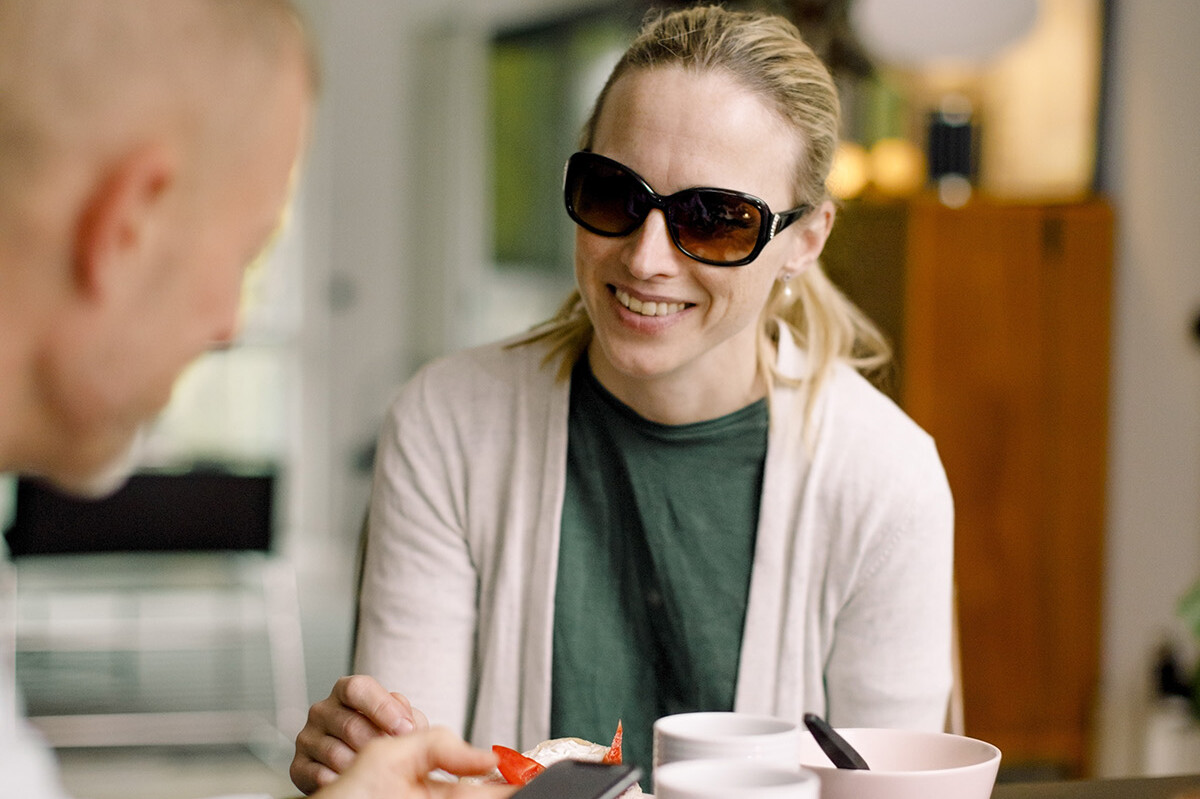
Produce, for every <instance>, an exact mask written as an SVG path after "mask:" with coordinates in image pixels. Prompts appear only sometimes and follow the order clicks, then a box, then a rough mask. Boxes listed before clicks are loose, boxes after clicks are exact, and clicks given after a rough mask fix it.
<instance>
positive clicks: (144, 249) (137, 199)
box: [75, 146, 176, 296]
mask: <svg viewBox="0 0 1200 799" xmlns="http://www.w3.org/2000/svg"><path fill="white" fill-rule="evenodd" d="M175 179H176V161H175V158H174V157H173V156H172V155H171V154H170V153H169V152H168V150H167V149H166V148H164V147H160V146H148V147H143V148H141V149H138V150H135V151H133V152H131V153H129V154H128V155H126V156H125V157H124V158H122V159H121V160H119V161H118V162H117V163H116V164H115V165H114V166H113V167H111V168H110V169H109V171H108V172H107V174H105V175H103V176H102V177H101V178H100V179H99V180H98V181H97V182H96V183H95V185H94V187H93V189H92V192H91V194H90V195H88V197H87V199H86V200H85V202H84V205H83V208H82V210H81V212H80V214H79V221H78V224H77V226H76V233H75V281H76V286H77V288H78V289H79V290H80V291H81V292H84V293H86V294H88V295H90V296H101V295H104V294H107V293H109V292H111V291H113V290H114V288H116V287H117V286H118V285H120V283H119V281H122V280H127V279H128V277H127V272H128V270H129V269H130V268H131V267H136V266H137V265H138V264H139V262H141V261H143V260H144V259H145V257H146V256H147V254H148V250H149V249H150V248H151V247H152V246H153V244H154V234H155V232H156V226H157V224H158V223H159V217H160V215H161V212H162V207H163V199H164V196H165V195H166V193H167V189H168V188H169V187H170V186H171V184H172V182H173V181H174V180H175Z"/></svg>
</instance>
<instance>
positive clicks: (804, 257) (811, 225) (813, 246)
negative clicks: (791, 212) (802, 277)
mask: <svg viewBox="0 0 1200 799" xmlns="http://www.w3.org/2000/svg"><path fill="white" fill-rule="evenodd" d="M833 218H834V208H833V203H832V202H830V201H829V200H825V201H824V202H822V203H821V204H820V205H818V206H817V207H816V209H815V210H813V211H812V212H811V213H809V215H808V216H806V217H804V218H803V219H801V220H800V221H799V222H796V223H795V224H794V225H792V227H791V228H789V230H792V229H793V228H794V234H793V236H792V250H791V254H790V255H789V257H788V259H787V261H786V262H785V263H784V265H783V269H782V270H781V271H782V272H783V273H785V274H787V275H788V276H789V277H795V276H796V275H799V274H800V273H801V272H803V271H804V270H806V269H808V268H809V267H810V266H812V265H813V264H815V263H816V262H817V260H818V259H819V258H820V257H821V251H822V250H824V249H825V242H826V240H827V239H828V238H829V233H830V231H832V230H833ZM784 232H787V231H784Z"/></svg>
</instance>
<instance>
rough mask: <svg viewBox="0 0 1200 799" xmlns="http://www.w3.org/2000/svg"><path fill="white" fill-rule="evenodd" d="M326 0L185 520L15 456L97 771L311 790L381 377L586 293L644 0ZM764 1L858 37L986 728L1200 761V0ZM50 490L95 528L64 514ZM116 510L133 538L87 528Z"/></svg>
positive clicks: (188, 463) (163, 427) (1026, 738)
mask: <svg viewBox="0 0 1200 799" xmlns="http://www.w3.org/2000/svg"><path fill="white" fill-rule="evenodd" d="M748 4H750V3H748ZM300 5H301V6H302V7H303V8H304V10H305V12H306V13H307V15H308V19H309V23H310V24H311V27H312V30H313V33H314V35H315V37H316V39H317V41H318V42H319V51H320V59H321V64H322V73H323V74H322V88H321V97H320V100H319V108H318V116H317V119H316V123H315V129H314V132H313V138H312V145H311V148H310V151H309V153H308V155H307V158H306V162H305V164H304V171H303V177H302V179H301V180H300V183H299V186H298V190H297V193H296V197H295V200H294V204H293V206H292V208H291V210H290V213H289V221H288V226H287V228H286V229H285V231H284V233H283V234H282V237H281V239H280V241H279V243H278V246H277V247H276V248H275V250H274V251H273V253H272V255H271V257H270V258H269V260H268V261H267V262H266V263H265V264H263V265H261V266H259V267H256V268H255V269H254V270H252V272H251V273H250V275H249V278H248V280H247V285H246V289H245V323H244V330H243V333H242V335H241V337H240V339H239V342H238V344H237V346H235V347H232V348H230V349H229V350H225V351H221V352H215V353H213V354H211V355H207V356H205V357H204V359H202V360H201V361H200V362H198V363H197V364H195V365H194V366H193V367H191V368H190V369H189V370H188V372H187V373H185V375H184V377H183V378H182V379H181V381H180V382H179V384H178V385H177V387H176V390H175V394H174V396H173V399H172V402H171V405H170V406H169V407H168V409H167V410H166V411H165V412H164V414H163V416H162V417H161V418H160V419H159V420H158V421H157V422H156V423H155V425H154V426H153V428H152V429H151V430H150V431H149V433H148V435H147V437H146V440H145V441H144V442H143V444H144V446H143V448H142V453H143V454H142V465H143V468H142V470H141V471H140V472H139V477H138V479H137V482H136V483H135V484H133V485H132V486H131V487H132V489H134V490H135V491H138V492H143V493H148V494H150V495H152V496H153V497H156V498H157V499H152V500H149V501H148V505H150V506H163V505H166V506H167V507H168V508H169V509H170V510H171V511H172V513H167V514H165V515H164V517H163V518H161V519H157V520H156V521H154V522H153V523H154V524H161V525H165V526H169V527H172V528H177V529H178V530H179V531H180V533H179V536H180V537H179V539H178V540H177V544H176V545H174V546H172V547H170V548H169V549H170V550H171V551H146V549H147V548H146V547H144V546H141V545H140V544H139V543H138V541H137V540H136V536H133V537H132V538H130V539H129V540H126V539H125V538H123V537H122V536H124V535H125V534H127V533H129V531H128V530H124V531H123V530H122V526H121V524H120V522H119V520H120V519H121V518H125V516H126V515H127V514H128V508H127V507H126V508H125V509H124V510H123V509H122V508H123V507H125V506H121V507H116V508H115V509H113V510H112V512H113V514H114V516H113V518H111V519H101V520H98V519H97V517H95V516H86V517H82V518H81V519H80V520H79V521H72V519H73V518H74V517H72V516H71V514H72V513H74V512H75V510H74V509H72V508H65V507H63V506H60V505H58V504H54V503H56V502H57V500H55V498H53V497H50V498H47V497H45V496H42V495H41V494H39V493H38V491H37V488H36V486H29V485H25V484H24V483H21V484H18V481H17V479H16V478H15V477H0V479H2V480H3V482H2V483H0V487H3V488H4V489H5V490H3V491H0V519H5V518H7V519H8V520H9V521H10V522H11V521H12V520H14V519H16V518H17V517H18V516H19V515H20V514H19V511H21V512H24V513H27V514H34V515H33V516H31V517H30V520H28V521H27V523H28V525H29V526H28V527H24V528H22V530H23V532H22V533H21V535H22V536H26V537H23V538H18V539H10V541H9V545H10V548H11V549H12V552H11V553H10V558H9V560H8V563H7V564H6V568H5V569H4V570H3V572H2V573H0V588H3V589H4V591H5V603H4V605H3V608H4V610H5V615H6V616H7V618H6V619H5V622H6V628H5V629H6V644H7V645H8V646H9V647H10V648H15V662H16V671H17V679H18V683H19V685H20V687H21V689H22V691H23V692H24V693H25V695H26V701H27V703H28V705H29V707H28V710H29V712H30V714H31V716H34V717H42V724H43V730H44V731H45V734H46V735H47V737H48V738H49V739H50V740H51V742H52V743H54V744H55V746H56V749H57V753H58V755H59V757H60V761H61V764H62V767H63V773H64V779H65V781H66V784H67V787H68V788H69V789H70V790H71V791H73V792H74V795H78V796H80V797H91V798H92V799H107V798H108V797H114V798H115V797H122V799H140V798H141V797H147V799H149V797H156V798H157V799H192V797H203V796H211V795H214V794H222V793H226V794H227V793H247V792H255V791H258V792H264V793H268V794H270V795H273V796H276V797H286V796H295V795H296V794H297V791H296V789H295V787H294V786H292V785H291V782H290V780H289V779H288V776H287V767H288V763H289V762H290V759H291V742H292V739H294V736H295V733H296V732H297V731H298V730H299V728H300V726H301V725H302V724H303V720H304V714H305V712H306V711H307V707H308V705H309V704H310V703H312V702H315V701H317V700H319V699H321V698H324V697H325V696H326V695H328V693H329V690H330V688H331V687H332V685H333V683H334V681H335V680H336V679H337V678H338V677H339V676H341V675H343V674H345V673H348V670H349V668H350V660H351V651H350V650H351V639H352V634H353V623H354V609H355V586H356V580H357V568H358V563H359V556H360V535H361V531H362V527H363V519H364V514H365V511H366V506H367V500H368V495H369V492H370V483H371V467H372V462H373V456H374V451H375V437H376V434H377V432H378V429H379V426H380V423H381V420H382V418H383V413H384V409H385V408H386V406H387V404H388V401H389V399H390V398H391V397H392V395H393V394H394V392H395V391H396V390H397V388H398V387H399V385H400V384H402V383H403V382H404V381H405V380H406V379H407V378H408V377H409V376H411V375H412V374H413V373H414V372H415V371H416V370H417V369H418V368H419V367H420V366H421V365H423V364H425V363H427V362H428V361H430V360H431V359H433V358H436V357H438V356H440V355H443V354H445V353H449V352H452V351H455V350H458V349H461V348H464V347H468V346H471V345H475V344H478V343H483V342H486V341H491V340H494V339H497V338H500V337H503V336H506V335H510V334H513V333H516V332H518V331H520V330H523V329H526V328H528V327H529V326H531V325H533V324H535V323H537V322H538V321H540V320H543V319H545V318H547V317H549V316H550V315H551V314H552V313H553V312H554V310H555V309H556V307H557V305H558V304H559V302H560V301H561V300H562V299H563V298H564V297H565V296H566V294H567V293H568V292H569V291H570V289H571V288H572V285H573V275H572V271H571V245H572V241H573V230H572V224H571V221H570V220H569V219H568V218H567V216H566V214H565V213H563V212H562V210H561V200H560V191H561V189H560V183H561V180H562V163H563V161H564V160H565V158H566V156H567V155H569V154H570V153H571V152H572V151H573V150H574V149H575V145H576V141H575V140H576V137H577V132H578V130H579V126H580V124H581V123H582V120H583V117H584V115H585V114H586V112H587V110H588V107H589V106H590V103H591V101H592V99H593V98H594V97H595V94H596V93H597V91H598V90H599V88H600V86H601V85H602V83H603V80H604V77H605V76H606V74H607V72H608V70H609V68H610V67H611V66H612V64H613V62H614V61H615V58H616V57H617V56H618V55H619V53H620V51H621V50H622V49H623V47H624V45H625V44H626V43H627V42H628V39H629V38H630V36H631V35H632V32H633V30H634V29H635V28H636V25H637V22H638V20H639V19H640V18H641V16H642V14H643V13H644V12H645V10H646V8H647V6H648V4H647V3H646V2H643V0H622V2H602V1H601V0H453V2H444V0H389V1H388V2H379V0H338V2H336V3H334V2H325V0H302V1H301V2H300ZM759 5H765V6H766V7H769V8H772V9H775V10H778V11H780V12H782V13H788V14H792V15H793V16H794V18H795V19H797V21H798V23H799V24H801V27H802V28H803V29H804V30H805V31H806V33H809V35H810V36H811V37H813V40H814V42H819V43H820V44H821V46H822V47H824V48H825V52H827V53H830V54H832V55H831V56H830V57H831V58H834V59H835V60H836V63H835V75H836V76H837V79H838V83H839V88H840V89H841V91H842V95H843V102H844V104H845V119H844V128H845V130H844V131H843V138H844V151H843V152H841V153H840V155H839V160H838V162H837V169H836V170H835V175H834V179H835V180H836V181H837V182H836V185H835V184H834V183H833V182H831V189H833V190H834V191H835V192H836V193H837V194H838V195H839V198H840V199H839V220H838V222H837V224H835V228H834V230H835V232H834V235H833V237H832V238H831V240H830V243H829V245H828V247H827V254H826V258H825V267H826V269H827V271H829V273H830V274H831V276H832V277H834V279H835V282H837V283H838V284H839V285H840V286H841V287H842V289H843V290H844V291H845V292H846V293H847V294H849V295H850V296H851V297H852V298H853V299H855V300H856V301H857V302H858V303H859V304H860V305H861V306H862V307H863V308H864V309H865V310H867V311H868V313H870V314H871V315H872V316H873V317H874V318H875V319H876V321H877V322H878V323H879V324H880V326H881V327H883V328H884V330H885V332H887V333H888V334H889V335H890V336H891V337H892V339H893V343H894V344H895V347H896V351H897V367H896V369H895V370H894V372H892V373H891V374H890V376H889V377H888V381H889V382H887V383H886V390H887V391H888V392H889V393H891V394H892V396H893V397H894V398H895V399H896V401H897V402H898V403H899V404H900V405H901V406H902V407H903V408H904V409H905V410H906V411H907V412H908V413H909V414H910V415H912V416H913V417H914V418H915V419H916V420H917V421H918V422H919V423H920V424H922V426H924V427H926V429H928V430H929V431H930V432H931V433H932V434H933V435H934V438H935V440H937V441H938V445H939V450H940V451H941V453H942V456H943V459H944V460H945V463H946V467H947V473H948V475H949V480H950V484H951V487H952V489H953V491H954V493H955V499H956V524H957V527H956V538H957V543H956V560H957V571H956V584H957V592H958V597H957V599H958V608H957V611H958V623H959V644H960V652H961V671H962V674H961V687H962V698H963V704H962V712H963V724H964V729H965V732H966V734H968V735H972V736H977V737H980V738H983V739H985V740H992V741H993V742H995V743H997V745H998V746H1000V747H1001V749H1002V750H1003V751H1004V753H1005V760H1004V763H1003V765H1002V770H1001V779H1002V780H1005V779H1007V780H1022V781H1024V780H1060V779H1070V778H1092V777H1121V776H1131V775H1144V774H1172V773H1196V772H1198V771H1200V709H1197V708H1200V702H1197V703H1196V704H1190V703H1189V699H1188V698H1187V697H1186V696H1185V694H1186V693H1187V691H1188V690H1189V689H1190V687H1191V686H1192V685H1193V684H1194V683H1193V681H1197V683H1200V607H1198V606H1200V597H1196V596H1193V597H1192V599H1191V600H1190V601H1191V604H1190V605H1189V604H1188V602H1187V601H1185V598H1186V597H1188V595H1189V592H1195V591H1196V590H1198V589H1200V225H1197V224H1196V222H1195V220H1194V216H1195V209H1196V208H1197V207H1200V152H1198V151H1197V148H1196V146H1195V135H1194V131H1195V130H1196V129H1197V128H1198V127H1200V82H1198V81H1197V80H1196V79H1195V76H1196V75H1198V74H1200V51H1198V50H1197V48H1196V46H1195V45H1196V42H1197V41H1200V5H1197V4H1195V3H1193V2H1190V1H1189V0H1146V1H1145V2H1133V1H1132V0H1029V2H1028V3H1026V2H1023V1H1022V2H1018V1H1017V0H1013V2H1012V3H1011V9H1007V11H1006V9H1005V8H1001V9H999V10H997V9H993V8H991V6H993V5H998V6H1004V5H1005V4H994V3H987V2H981V3H961V4H959V5H961V6H963V7H964V8H967V7H970V8H974V7H975V6H979V8H978V9H977V10H976V11H975V12H974V13H978V14H995V15H996V20H997V22H996V24H995V25H993V26H992V33H994V34H995V36H994V40H991V41H982V40H981V41H973V42H967V43H964V41H963V40H958V41H956V40H953V39H950V40H949V42H947V40H946V39H945V37H946V36H951V35H952V32H953V25H952V24H951V23H952V22H954V21H953V20H950V21H946V20H943V22H945V23H946V24H945V30H944V31H942V36H943V38H942V39H939V38H938V37H937V36H935V35H933V34H931V33H930V25H928V24H925V22H924V21H923V20H925V19H926V18H925V17H923V16H922V15H923V14H925V13H927V12H928V11H929V9H930V8H933V9H937V8H940V7H941V6H942V4H941V3H939V2H936V0H905V2H899V0H897V1H896V2H895V3H893V4H892V6H891V8H890V10H889V9H886V8H885V9H884V10H882V11H881V10H879V9H878V8H877V7H878V6H879V5H881V4H878V3H875V4H873V3H872V2H871V0H827V1H826V2H811V0H809V1H808V2H803V1H802V0H791V2H789V1H788V0H762V2H761V3H759ZM882 5H885V6H886V4H882ZM897 9H903V12H904V13H902V14H899V16H898V17H897V16H894V15H896V14H898V13H899V12H898V11H897ZM1009 11H1011V14H1010V15H1009V16H1005V14H1006V13H1008V12H1009ZM872 14H874V15H875V16H872ZM889 14H890V15H893V16H889ZM1022 14H1024V15H1025V16H1024V17H1022ZM905 20H907V21H908V22H910V23H911V25H906V24H905ZM964 24H966V23H964ZM1005 25H1007V26H1008V27H1009V28H1011V30H1009V29H1008V28H1005ZM934 27H936V26H934ZM946 31H950V33H946ZM1001 34H1004V35H1001ZM960 45H961V47H960ZM939 47H944V48H946V51H947V53H949V57H947V58H944V59H943V58H933V57H931V54H935V53H938V48H939ZM956 48H957V49H956ZM964 103H965V105H964ZM955 136H960V138H958V139H953V138H952V137H955ZM938 137H941V138H938ZM948 137H949V138H948ZM961 137H965V138H961ZM939 143H940V145H939ZM956 148H957V149H956ZM518 199H519V200H520V202H516V200H518ZM214 492H215V493H214ZM216 496H219V497H220V499H219V500H218V499H214V497H216ZM164 497H166V498H167V499H166V500H165V501H164V499H163V498H164ZM129 501H131V502H134V503H135V504H136V506H137V508H138V509H139V510H138V511H137V512H139V513H141V512H143V511H142V510H141V509H143V508H144V507H145V506H146V504H147V503H143V502H141V501H140V500H139V499H138V498H137V497H134V498H133V499H131V500H129ZM39 503H49V504H46V505H39ZM39 508H40V509H42V512H43V513H45V514H49V515H50V518H51V519H52V520H53V521H52V522H51V523H50V530H49V532H48V533H47V535H48V538H49V539H56V538H57V539H58V540H60V541H62V540H65V539H64V538H63V536H65V535H67V533H64V531H66V530H68V529H71V530H74V531H75V532H71V533H70V535H78V536H79V538H80V540H81V541H82V542H83V543H79V544H78V545H77V546H74V547H72V546H70V545H63V546H62V547H60V549H58V550H55V549H54V548H53V547H51V548H49V549H47V548H46V543H45V542H46V540H48V539H47V538H45V537H39V532H38V531H39V529H40V528H38V527H37V525H39V524H46V522H45V521H44V517H43V516H37V515H36V513H35V511H37V510H38V509H39ZM24 518H25V517H23V516H22V519H24ZM39 520H41V521H39ZM22 523H23V524H25V523H26V522H25V521H23V522H22ZM147 523H148V524H149V523H151V522H147ZM97 525H105V526H104V527H103V529H105V530H110V531H111V532H109V533H107V535H108V536H109V540H110V541H121V542H122V543H121V544H120V545H119V546H117V545H113V547H111V548H120V549H123V550H125V552H124V554H121V553H118V554H114V553H100V554H97V553H90V552H87V551H86V550H87V549H88V546H87V544H86V541H87V540H88V539H89V537H90V532H91V531H95V530H96V529H97ZM4 526H7V525H4ZM42 532H43V533H45V532H46V531H44V530H43V531H42ZM130 535H132V534H131V533H130ZM189 536H191V537H189ZM14 541H15V543H14ZM97 559H98V560H97ZM97 562H98V563H100V564H102V566H101V568H100V569H99V571H98V572H96V577H95V578H89V579H87V580H85V579H83V578H81V577H80V576H79V575H80V574H81V573H82V572H81V567H82V566H85V565H90V564H94V563H97ZM93 571H96V570H94V569H93ZM395 688H396V690H401V691H402V690H403V687H402V686H396V687H395ZM1196 689H1197V691H1200V684H1196ZM1198 696H1200V694H1198ZM90 717H93V718H90Z"/></svg>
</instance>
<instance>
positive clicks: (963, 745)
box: [800, 729, 1000, 799]
mask: <svg viewBox="0 0 1200 799" xmlns="http://www.w3.org/2000/svg"><path fill="white" fill-rule="evenodd" d="M838 733H840V734H841V736H842V737H843V738H845V739H846V741H847V742H848V743H849V744H850V745H851V746H853V747H854V748H855V749H857V750H858V753H859V754H861V755H862V756H863V759H864V760H866V761H867V765H868V766H870V769H868V770H865V771H864V770H857V769H839V768H834V766H833V764H831V763H830V762H829V758H828V757H826V756H825V753H824V752H823V751H821V748H820V746H818V745H817V742H816V740H814V739H813V737H812V735H811V734H810V733H808V732H807V731H805V732H803V733H802V734H801V735H800V765H801V766H802V767H804V768H805V769H808V770H809V771H812V772H815V773H816V775H817V776H818V777H819V778H820V780H821V799H932V798H933V797H947V798H949V797H953V799H988V797H990V796H991V795H992V787H993V785H994V784H995V782H996V772H997V771H998V770H999V768H1000V750H999V749H997V748H996V747H995V746H992V745H991V744H989V743H986V742H984V741H979V740H976V739H974V738H966V737H964V736H961V735H951V734H949V733H941V732H918V731H915V730H885V729H839V730H838Z"/></svg>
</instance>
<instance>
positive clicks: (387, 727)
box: [291, 674, 429, 793]
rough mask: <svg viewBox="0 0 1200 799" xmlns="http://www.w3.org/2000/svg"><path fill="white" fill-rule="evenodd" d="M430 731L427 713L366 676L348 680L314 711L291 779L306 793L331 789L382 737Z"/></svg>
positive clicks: (302, 734)
mask: <svg viewBox="0 0 1200 799" xmlns="http://www.w3.org/2000/svg"><path fill="white" fill-rule="evenodd" d="M428 728H429V720H428V719H426V718H425V714H424V713H422V712H421V711H420V710H417V709H416V708H414V707H413V706H412V705H411V704H410V703H409V701H408V699H406V698H405V697H403V696H401V695H400V694H397V693H389V692H388V691H387V689H385V688H384V687H383V686H382V685H380V684H379V682H378V681H377V680H376V679H375V678H373V677H368V676H366V675H365V674H356V675H354V676H351V677H342V678H341V679H339V680H338V681H337V682H336V683H334V685H333V691H331V692H330V694H329V696H328V698H326V699H323V700H321V701H320V702H318V703H316V704H315V705H313V706H312V707H311V708H309V710H308V722H307V723H306V724H305V725H304V729H302V730H301V731H300V734H299V735H297V736H296V756H295V757H294V758H293V759H292V768H291V777H292V782H294V783H295V784H296V787H297V788H299V789H300V790H302V791H304V792H305V793H312V792H313V791H315V790H317V789H318V788H320V787H322V786H324V785H329V784H330V783H331V782H333V780H334V779H335V778H336V777H337V776H338V775H339V774H341V773H343V772H345V771H346V770H347V769H349V768H350V764H351V763H353V762H354V761H355V758H356V756H357V755H358V753H359V752H361V751H363V749H364V748H365V747H366V746H367V744H369V743H370V742H371V741H373V740H375V739H376V738H381V737H384V736H392V735H404V734H406V733H411V732H417V731H421V730H426V729H428Z"/></svg>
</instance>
